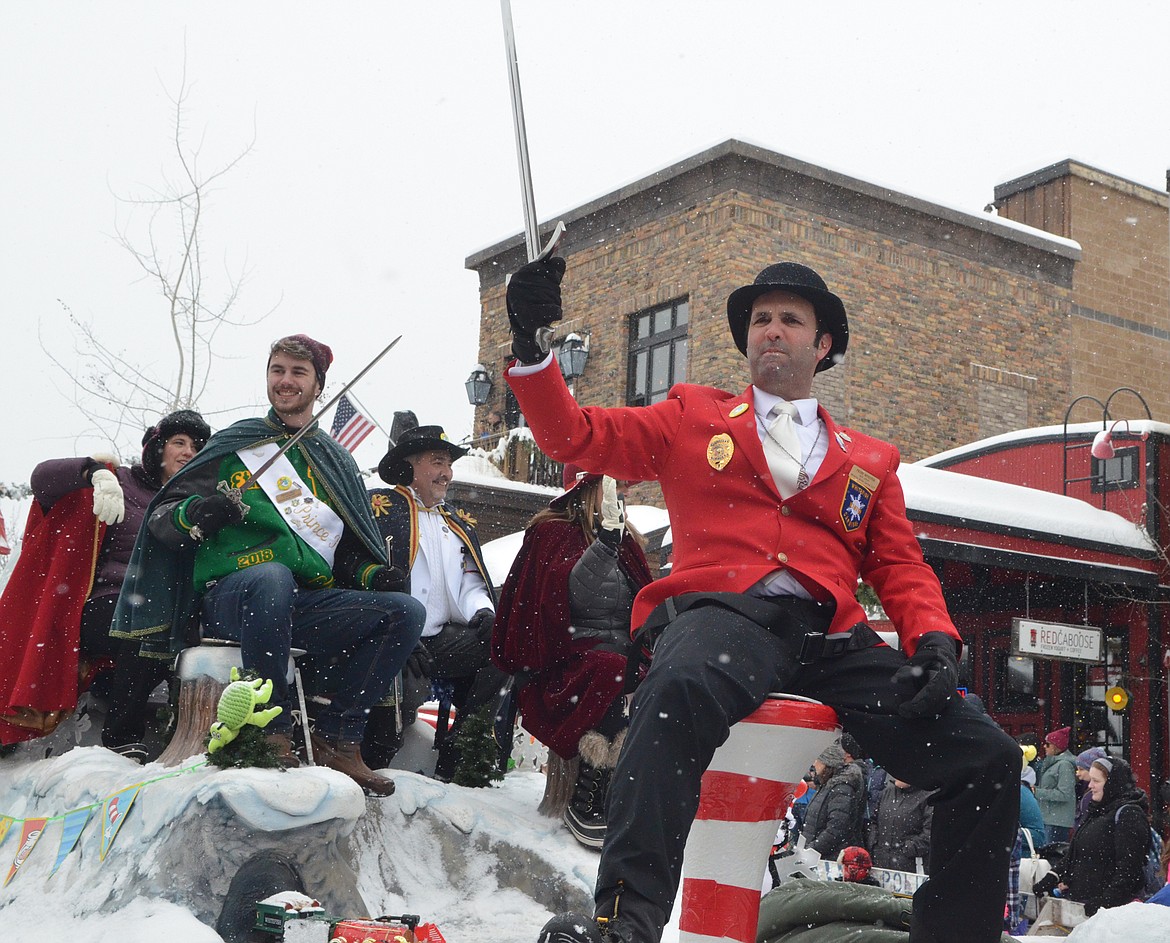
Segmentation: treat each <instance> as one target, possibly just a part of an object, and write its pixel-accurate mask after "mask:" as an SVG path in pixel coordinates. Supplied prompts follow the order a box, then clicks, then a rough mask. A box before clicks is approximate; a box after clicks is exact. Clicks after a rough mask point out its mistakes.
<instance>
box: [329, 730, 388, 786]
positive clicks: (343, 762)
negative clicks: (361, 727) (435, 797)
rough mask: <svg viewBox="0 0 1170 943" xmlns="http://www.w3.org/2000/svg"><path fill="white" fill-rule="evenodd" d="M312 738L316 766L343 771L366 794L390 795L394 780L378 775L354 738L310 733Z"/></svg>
mask: <svg viewBox="0 0 1170 943" xmlns="http://www.w3.org/2000/svg"><path fill="white" fill-rule="evenodd" d="M309 736H311V737H312V738H313V760H314V761H315V762H316V764H317V765H318V766H328V767H329V768H330V769H335V770H337V772H339V773H345V775H346V776H348V777H349V778H350V779H352V780H353V781H354V782H355V783H357V784H358V785H359V786H361V787H362V789H363V790H364V791H365V792H366V794H367V795H371V796H391V795H393V794H394V780H392V779H387V778H386V777H385V776H379V775H378V774H377V773H375V772H374V771H373V770H372V769H370V768H369V767H368V766H366V761H365V760H363V759H362V751H361V744H360V743H358V742H357V741H356V740H333V739H329V738H327V737H321V736H318V735H317V734H315V733H314V734H310V735H309Z"/></svg>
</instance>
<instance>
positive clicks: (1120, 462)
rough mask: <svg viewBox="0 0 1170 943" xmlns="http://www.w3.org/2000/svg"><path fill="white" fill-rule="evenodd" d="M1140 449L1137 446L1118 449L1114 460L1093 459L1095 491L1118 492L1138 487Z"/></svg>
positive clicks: (1097, 492) (1098, 492)
mask: <svg viewBox="0 0 1170 943" xmlns="http://www.w3.org/2000/svg"><path fill="white" fill-rule="evenodd" d="M1138 453H1139V449H1138V447H1137V446H1136V445H1134V446H1130V447H1128V448H1124V449H1117V450H1116V452H1115V454H1114V456H1113V458H1094V459H1093V470H1092V475H1093V491H1094V493H1096V494H1100V493H1101V492H1102V491H1116V490H1118V489H1124V488H1136V487H1137V486H1138V461H1139V454H1138Z"/></svg>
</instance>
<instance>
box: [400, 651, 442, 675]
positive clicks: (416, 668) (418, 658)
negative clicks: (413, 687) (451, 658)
mask: <svg viewBox="0 0 1170 943" xmlns="http://www.w3.org/2000/svg"><path fill="white" fill-rule="evenodd" d="M402 670H403V671H405V672H406V673H407V674H408V675H410V676H411V677H412V678H429V677H430V676H431V672H433V671H434V670H435V660H434V659H433V658H432V657H431V653H430V652H429V651H428V650H427V647H426V646H425V645H424V644H423V643H422V642H419V643H418V644H417V645H415V646H414V651H413V652H411V653H410V655H409V657H407V659H406V665H405V666H404V667H403V669H402Z"/></svg>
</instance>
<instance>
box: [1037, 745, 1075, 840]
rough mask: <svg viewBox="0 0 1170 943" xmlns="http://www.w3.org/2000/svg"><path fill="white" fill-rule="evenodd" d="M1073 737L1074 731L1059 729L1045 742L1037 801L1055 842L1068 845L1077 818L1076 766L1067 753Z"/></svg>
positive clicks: (1038, 778)
mask: <svg viewBox="0 0 1170 943" xmlns="http://www.w3.org/2000/svg"><path fill="white" fill-rule="evenodd" d="M1071 736H1072V728H1071V727H1059V728H1057V729H1056V730H1053V731H1052V733H1050V734H1049V735H1048V736H1047V737H1045V738H1044V759H1043V760H1042V761H1041V762H1040V772H1039V775H1038V777H1037V781H1036V801H1037V802H1039V803H1040V814H1041V815H1042V816H1043V817H1044V826H1045V828H1046V829H1047V830H1048V840H1049V841H1052V842H1064V841H1068V839H1069V835H1070V834H1071V832H1072V826H1073V821H1074V820H1075V819H1076V814H1077V776H1076V769H1077V764H1076V758H1075V757H1074V756H1073V755H1072V754H1071V753H1069V751H1068V741H1069V738H1070V737H1071Z"/></svg>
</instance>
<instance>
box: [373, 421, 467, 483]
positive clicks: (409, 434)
mask: <svg viewBox="0 0 1170 943" xmlns="http://www.w3.org/2000/svg"><path fill="white" fill-rule="evenodd" d="M430 451H445V452H447V453H448V454H450V456H451V461H455V459H457V458H462V457H463V456H464V455H466V454H467V449H465V448H461V447H460V446H458V445H456V444H455V443H454V442H452V441H451V440H450V439H448V438H447V433H445V432H444V431H443V427H442V426H415V427H414V428H413V429H407V430H406V431H405V432H404V433H402V435H400V436H399V437H398V441H397V442H392V443H391V444H390V451H389V452H387V453H386V454H385V455H384V456H382V461H380V462H379V463H378V474H379V475H380V476H381V478H382V480H383V481H384V482H386V484H388V485H409V484H410V483H411V481H412V480H413V479H414V469H413V468H411V467H410V462H408V461H407V458H409V457H410V456H411V455H417V454H418V453H419V452H430Z"/></svg>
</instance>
